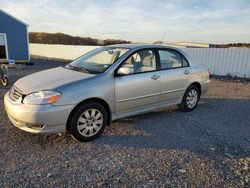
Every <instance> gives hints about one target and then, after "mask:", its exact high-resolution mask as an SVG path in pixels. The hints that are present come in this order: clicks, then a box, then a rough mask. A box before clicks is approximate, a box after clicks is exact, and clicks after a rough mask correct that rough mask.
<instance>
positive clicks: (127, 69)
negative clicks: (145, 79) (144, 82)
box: [117, 50, 156, 75]
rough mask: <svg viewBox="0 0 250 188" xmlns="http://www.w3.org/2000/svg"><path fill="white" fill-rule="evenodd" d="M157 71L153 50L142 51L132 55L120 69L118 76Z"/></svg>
mask: <svg viewBox="0 0 250 188" xmlns="http://www.w3.org/2000/svg"><path fill="white" fill-rule="evenodd" d="M155 70H156V58H155V54H154V52H153V51H152V50H140V51H138V52H136V53H134V54H133V55H131V56H130V57H129V58H128V59H127V60H126V61H125V62H124V63H123V64H122V66H121V67H120V68H119V70H118V72H117V73H118V74H120V75H129V74H137V73H143V72H150V71H155Z"/></svg>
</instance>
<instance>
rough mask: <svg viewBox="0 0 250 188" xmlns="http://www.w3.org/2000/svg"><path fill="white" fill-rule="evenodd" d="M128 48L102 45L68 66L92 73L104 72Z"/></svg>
mask: <svg viewBox="0 0 250 188" xmlns="http://www.w3.org/2000/svg"><path fill="white" fill-rule="evenodd" d="M128 50H129V49H128V48H117V47H102V48H98V49H96V50H93V51H91V52H89V53H87V54H85V55H83V56H81V57H79V58H78V59H76V60H74V61H73V62H71V63H70V64H68V65H67V66H66V68H71V69H73V70H77V71H82V72H88V73H91V74H98V73H102V72H104V71H105V70H107V69H108V68H109V67H110V66H111V65H112V64H113V63H115V62H116V61H117V60H118V59H119V58H120V57H121V56H122V55H124V54H125V53H126V52H127V51H128Z"/></svg>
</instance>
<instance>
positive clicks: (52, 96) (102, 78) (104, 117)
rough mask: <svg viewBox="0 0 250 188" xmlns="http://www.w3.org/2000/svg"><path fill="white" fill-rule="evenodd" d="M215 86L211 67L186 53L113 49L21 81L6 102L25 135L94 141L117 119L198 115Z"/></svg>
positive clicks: (132, 46) (155, 47)
mask: <svg viewBox="0 0 250 188" xmlns="http://www.w3.org/2000/svg"><path fill="white" fill-rule="evenodd" d="M209 82H210V81H209V72H208V67H206V65H202V64H192V62H191V60H190V59H189V57H188V56H187V55H186V54H185V53H184V52H183V51H182V50H180V49H177V48H174V47H166V46H159V45H141V44H124V45H113V46H106V47H101V48H98V49H96V50H93V51H91V52H89V53H87V54H85V55H83V56H81V57H79V58H78V59H76V60H75V61H73V62H72V63H70V64H68V65H66V66H65V67H58V68H54V69H49V70H46V71H41V72H38V73H35V74H31V75H29V76H26V77H23V78H21V79H19V80H18V81H17V82H16V83H15V84H14V85H13V86H12V87H11V89H10V91H8V92H7V93H6V95H5V97H4V103H5V109H6V111H7V113H8V116H9V118H10V120H11V121H12V123H13V124H14V125H15V126H16V127H18V128H20V129H22V130H24V131H28V132H31V133H52V132H63V131H68V132H70V133H71V134H72V135H73V137H74V138H76V139H77V140H79V141H89V140H92V139H94V138H96V137H98V136H99V135H100V134H101V133H102V132H103V130H104V129H105V127H106V126H107V125H108V124H110V123H111V121H113V120H116V119H120V118H124V117H128V116H132V115H137V114H141V113H146V112H149V111H153V110H156V109H159V108H165V107H168V106H170V105H174V104H178V105H179V106H180V108H181V109H182V110H183V111H192V110H194V109H195V107H196V106H197V103H198V101H199V98H200V96H201V95H202V94H204V93H205V92H206V91H207V89H208V85H209Z"/></svg>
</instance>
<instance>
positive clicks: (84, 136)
mask: <svg viewBox="0 0 250 188" xmlns="http://www.w3.org/2000/svg"><path fill="white" fill-rule="evenodd" d="M107 117H108V115H107V111H106V110H105V108H104V107H103V106H102V105H101V104H99V103H97V102H87V103H86V104H84V105H82V106H80V107H79V108H77V109H76V110H75V111H74V113H73V115H72V116H71V119H70V121H69V132H70V133H71V135H72V136H73V137H74V138H75V139H76V140H78V141H80V142H86V141H90V140H93V139H95V138H97V137H99V136H100V135H101V133H102V132H103V131H104V129H105V127H106V125H107V122H108V121H107V120H108V118H107Z"/></svg>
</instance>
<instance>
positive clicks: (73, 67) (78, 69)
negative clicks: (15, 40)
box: [67, 64, 90, 73]
mask: <svg viewBox="0 0 250 188" xmlns="http://www.w3.org/2000/svg"><path fill="white" fill-rule="evenodd" d="M67 67H70V68H71V69H72V70H75V71H81V72H86V73H90V72H89V70H87V69H85V68H83V67H75V66H73V65H70V64H68V65H67Z"/></svg>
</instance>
